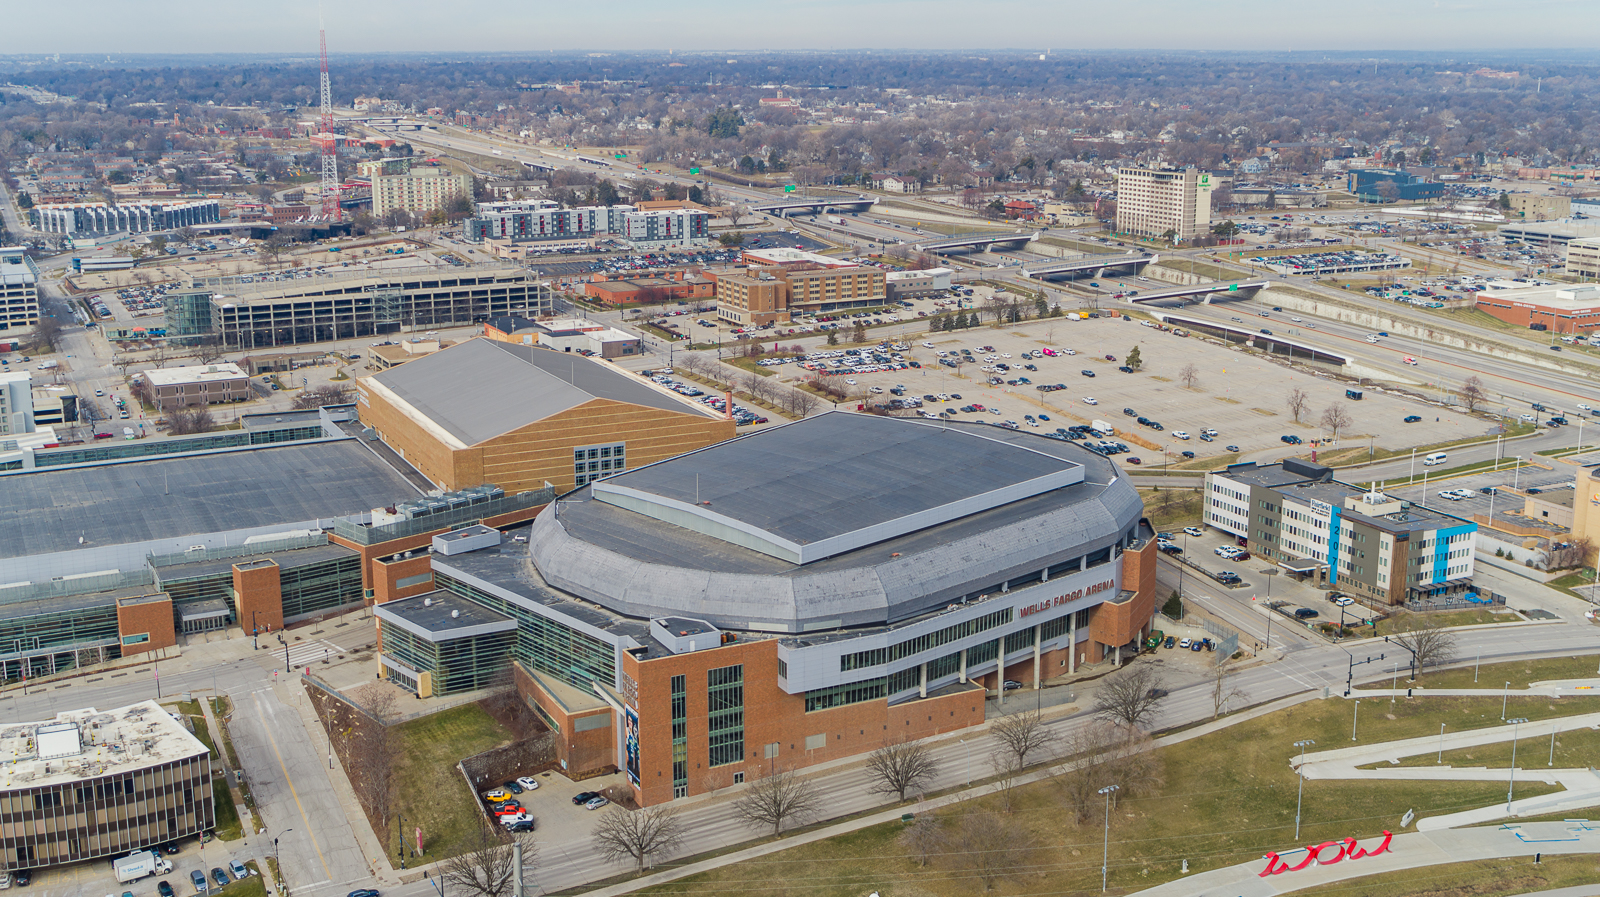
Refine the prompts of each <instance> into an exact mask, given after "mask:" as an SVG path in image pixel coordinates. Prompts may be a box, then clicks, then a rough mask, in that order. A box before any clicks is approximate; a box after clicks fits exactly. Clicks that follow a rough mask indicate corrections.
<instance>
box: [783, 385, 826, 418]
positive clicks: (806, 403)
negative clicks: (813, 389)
mask: <svg viewBox="0 0 1600 897" xmlns="http://www.w3.org/2000/svg"><path fill="white" fill-rule="evenodd" d="M790 394H791V395H792V396H793V401H792V404H791V406H790V407H791V408H792V410H793V411H794V413H795V414H796V415H798V416H799V417H802V418H804V417H810V416H811V415H813V414H815V413H816V411H817V407H818V406H820V405H821V404H822V400H821V399H819V398H817V397H816V396H814V395H812V394H811V393H809V392H805V391H803V390H799V389H795V390H791V391H790Z"/></svg>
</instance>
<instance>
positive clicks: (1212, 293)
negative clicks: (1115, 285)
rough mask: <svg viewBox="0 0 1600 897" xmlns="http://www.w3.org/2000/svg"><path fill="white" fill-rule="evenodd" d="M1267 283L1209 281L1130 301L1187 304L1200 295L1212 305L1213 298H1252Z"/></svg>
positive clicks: (1151, 303)
mask: <svg viewBox="0 0 1600 897" xmlns="http://www.w3.org/2000/svg"><path fill="white" fill-rule="evenodd" d="M1267 284H1268V281H1265V280H1250V281H1245V280H1241V281H1237V282H1233V283H1208V284H1206V285H1205V286H1199V287H1177V288H1175V289H1170V290H1156V291H1154V292H1150V293H1140V294H1139V295H1137V296H1135V297H1133V298H1132V299H1129V300H1128V301H1129V302H1132V303H1135V304H1137V305H1157V304H1160V303H1162V302H1178V303H1180V304H1184V305H1186V304H1188V303H1189V301H1190V300H1192V299H1195V298H1197V297H1198V298H1199V299H1200V300H1201V302H1202V303H1203V304H1205V305H1210V304H1211V302H1212V301H1213V300H1228V301H1232V300H1237V299H1252V298H1254V297H1255V295H1256V293H1259V292H1260V291H1262V290H1264V289H1266V288H1267Z"/></svg>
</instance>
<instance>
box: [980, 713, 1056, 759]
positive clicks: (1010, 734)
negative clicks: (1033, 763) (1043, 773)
mask: <svg viewBox="0 0 1600 897" xmlns="http://www.w3.org/2000/svg"><path fill="white" fill-rule="evenodd" d="M989 734H990V735H993V736H994V740H995V742H996V743H997V745H996V747H995V753H1003V754H1006V755H1007V756H1010V757H1013V758H1015V760H1016V762H1017V766H1018V768H1021V769H1026V768H1027V766H1028V755H1029V754H1033V755H1038V754H1039V753H1041V752H1046V751H1048V750H1049V748H1050V747H1051V746H1052V745H1054V744H1055V742H1056V733H1055V731H1054V730H1052V729H1050V728H1048V727H1047V726H1045V724H1044V719H1043V718H1042V717H1041V716H1040V715H1039V714H1038V713H1037V712H1034V713H1013V714H1012V715H1010V716H1002V717H1001V718H1000V719H998V720H996V721H995V723H994V725H992V726H990V727H989Z"/></svg>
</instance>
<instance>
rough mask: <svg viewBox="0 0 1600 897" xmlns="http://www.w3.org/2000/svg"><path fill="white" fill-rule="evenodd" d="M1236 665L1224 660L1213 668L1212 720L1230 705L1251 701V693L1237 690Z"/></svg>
mask: <svg viewBox="0 0 1600 897" xmlns="http://www.w3.org/2000/svg"><path fill="white" fill-rule="evenodd" d="M1234 672H1235V670H1234V665H1233V664H1231V663H1228V662H1227V661H1226V660H1224V661H1223V662H1222V663H1219V664H1217V665H1216V666H1214V667H1212V668H1211V718H1212V719H1216V718H1217V717H1219V716H1221V715H1222V714H1224V713H1226V712H1227V710H1228V705H1229V704H1231V703H1233V702H1235V701H1238V702H1240V703H1243V702H1245V701H1248V700H1250V694H1249V692H1246V691H1245V690H1244V689H1241V688H1236V687H1234V686H1233V685H1231V684H1230V683H1231V682H1232V681H1233V674H1234Z"/></svg>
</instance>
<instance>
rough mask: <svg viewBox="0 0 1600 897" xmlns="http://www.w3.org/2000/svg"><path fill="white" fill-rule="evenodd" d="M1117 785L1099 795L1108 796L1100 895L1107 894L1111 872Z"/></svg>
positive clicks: (1106, 788)
mask: <svg viewBox="0 0 1600 897" xmlns="http://www.w3.org/2000/svg"><path fill="white" fill-rule="evenodd" d="M1117 788H1118V786H1117V785H1107V786H1105V787H1104V788H1101V789H1100V791H1099V792H1098V793H1100V794H1104V795H1105V796H1106V834H1105V843H1104V844H1103V845H1102V846H1101V853H1100V893H1102V894H1104V893H1105V892H1106V879H1107V877H1108V875H1109V874H1110V871H1111V792H1113V791H1116V790H1117Z"/></svg>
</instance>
